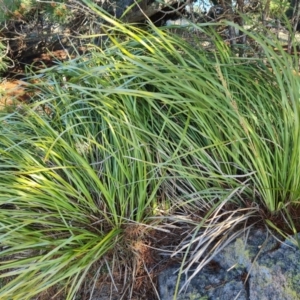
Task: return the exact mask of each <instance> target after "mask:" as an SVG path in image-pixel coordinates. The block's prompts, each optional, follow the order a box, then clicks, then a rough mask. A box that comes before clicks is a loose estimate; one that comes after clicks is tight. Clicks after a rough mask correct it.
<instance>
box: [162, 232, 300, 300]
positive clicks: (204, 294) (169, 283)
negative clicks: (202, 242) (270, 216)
mask: <svg viewBox="0 0 300 300" xmlns="http://www.w3.org/2000/svg"><path fill="white" fill-rule="evenodd" d="M298 236H299V238H300V234H299V235H298ZM299 262H300V250H299V248H298V247H297V246H295V245H294V244H293V243H291V242H290V240H286V241H285V242H283V243H282V242H279V241H278V239H276V238H274V237H272V236H268V234H267V233H266V232H264V231H262V230H253V231H251V232H250V234H249V235H247V236H242V237H239V238H237V239H236V240H235V241H233V242H232V243H230V244H229V245H227V246H226V247H225V248H224V249H223V250H222V251H220V252H219V253H218V254H217V255H216V256H215V257H214V258H213V264H208V265H207V266H205V267H204V268H203V269H202V270H201V271H200V272H199V273H198V274H197V275H196V276H195V277H194V278H193V279H192V280H191V281H190V284H189V285H188V286H187V287H186V288H185V289H184V290H183V291H182V293H180V294H179V296H177V298H176V299H179V300H181V299H197V300H233V299H237V300H274V299H275V300H297V299H300V264H299ZM212 265H213V266H212ZM179 267H180V266H174V267H172V268H169V269H167V270H165V271H164V272H163V273H162V274H160V276H159V293H160V299H161V300H173V299H174V298H173V295H174V292H175V286H176V282H177V278H178V270H179ZM191 274H193V270H190V273H189V274H187V276H190V275H191ZM247 275H248V276H249V277H248V280H247V281H246V282H245V278H246V276H247ZM185 280H186V278H184V276H183V275H182V276H181V278H180V284H179V290H180V288H181V287H182V286H183V284H184V283H185Z"/></svg>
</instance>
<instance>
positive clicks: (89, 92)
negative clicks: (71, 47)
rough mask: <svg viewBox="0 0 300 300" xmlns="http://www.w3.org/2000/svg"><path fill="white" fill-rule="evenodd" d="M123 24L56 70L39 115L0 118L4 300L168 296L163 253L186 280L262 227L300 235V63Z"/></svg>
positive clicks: (269, 44) (44, 77)
mask: <svg viewBox="0 0 300 300" xmlns="http://www.w3.org/2000/svg"><path fill="white" fill-rule="evenodd" d="M111 23H112V24H111V25H113V26H114V35H110V36H109V38H110V41H111V43H110V44H109V45H108V46H106V47H105V48H103V49H100V48H96V47H95V48H94V49H93V50H92V51H91V52H90V53H89V54H86V55H85V56H84V57H80V58H77V59H73V60H70V61H68V62H65V63H61V64H58V65H57V66H55V67H53V68H50V69H47V70H45V71H43V72H42V73H40V74H39V75H37V77H38V78H39V80H40V83H37V84H36V85H35V89H38V90H39V93H37V94H36V96H35V99H34V100H35V101H34V102H33V103H32V104H31V105H29V106H26V107H24V108H23V109H22V110H21V111H20V110H19V111H16V112H14V113H11V114H7V113H4V112H2V113H1V119H0V127H1V130H0V132H1V144H0V153H1V155H0V164H1V168H0V172H1V176H0V190H1V194H0V220H1V221H0V232H1V235H0V246H1V251H0V261H1V264H0V282H1V288H0V298H1V299H35V297H38V295H40V294H41V293H44V292H45V291H47V290H49V289H50V288H51V287H53V286H56V287H57V286H59V287H60V288H58V289H56V290H55V292H56V293H57V294H56V297H59V295H63V296H62V297H64V299H75V296H76V294H77V295H78V293H79V292H80V289H81V288H82V287H83V286H85V290H88V291H89V293H92V292H95V291H96V290H97V280H98V279H99V278H100V277H101V276H102V275H103V274H106V275H107V276H110V278H111V281H112V287H113V289H112V290H114V291H115V292H116V290H115V288H116V287H117V285H118V283H119V282H117V281H116V275H115V274H118V276H120V278H122V280H123V282H121V283H123V285H124V286H125V287H127V288H124V289H122V288H121V289H119V290H118V292H119V293H120V295H122V294H123V295H127V296H128V295H129V296H128V297H129V298H130V297H131V298H130V299H133V298H132V297H133V296H136V294H135V292H136V291H137V290H140V288H141V281H138V278H143V281H145V278H146V277H147V276H148V278H150V279H151V280H153V281H151V280H150V281H151V284H150V285H151V287H152V288H153V290H154V296H153V297H156V296H157V292H155V281H154V275H155V274H154V273H155V271H157V269H155V268H154V266H155V265H157V260H156V258H151V257H152V255H154V252H153V249H154V248H160V249H161V250H160V251H164V252H165V253H167V252H168V251H169V253H173V255H174V256H178V255H180V256H182V260H183V262H184V263H183V264H182V271H183V272H184V271H187V270H188V269H189V268H190V267H191V266H192V265H193V264H194V263H195V262H198V263H199V261H202V263H201V264H199V267H198V269H197V270H196V271H195V273H194V275H195V274H196V272H198V271H200V270H201V268H202V267H203V266H204V265H205V264H206V263H208V262H209V260H210V258H211V257H213V254H214V253H216V252H218V251H220V249H221V248H222V247H224V246H226V243H228V242H229V241H230V240H232V239H233V238H234V237H235V236H236V235H238V234H240V233H241V232H242V231H243V230H245V228H247V227H250V226H253V225H255V224H256V222H258V221H259V220H261V219H264V220H265V221H266V223H267V224H268V225H270V226H271V227H273V228H277V230H278V231H280V232H281V233H282V234H283V235H286V234H287V233H292V232H296V231H297V228H299V227H297V226H299V224H297V223H296V221H295V220H296V218H295V214H294V215H293V214H292V211H294V210H295V209H296V208H297V206H298V203H299V196H300V176H299V174H298V170H299V169H300V168H299V164H300V160H299V157H300V153H299V152H300V147H299V137H300V135H299V128H300V127H299V124H300V123H299V121H300V119H299V113H300V109H299V108H300V106H299V87H300V86H299V85H300V82H299V76H298V74H295V73H294V72H293V70H294V69H296V68H297V65H296V66H295V60H296V61H298V57H297V54H295V55H294V56H289V55H287V54H286V53H285V52H283V51H282V53H281V54H280V55H278V53H277V54H276V53H275V52H274V50H273V48H274V47H273V41H272V40H270V41H269V40H265V39H263V37H261V36H251V33H248V35H249V36H251V37H252V38H253V39H255V40H256V42H257V43H259V44H260V45H261V47H262V48H263V51H264V58H263V59H258V58H252V57H248V58H247V57H244V58H242V57H237V56H236V55H235V53H234V52H233V51H232V50H231V49H230V47H228V46H227V45H226V44H225V43H223V41H222V40H221V39H220V38H219V37H218V36H217V35H216V36H215V38H214V39H213V43H214V45H213V47H212V49H211V51H207V49H205V48H204V46H202V44H201V42H200V41H199V44H198V47H197V48H195V47H191V45H190V44H189V43H188V42H187V41H185V40H184V39H182V38H180V37H178V36H176V35H171V34H170V33H168V31H167V30H166V29H157V28H155V27H151V28H150V30H148V31H145V30H141V29H136V28H134V27H132V26H128V25H124V24H121V23H116V22H115V21H113V20H112V21H111ZM197 30H198V31H199V32H201V33H203V34H205V31H206V30H207V29H206V28H205V27H204V26H202V27H198V29H197ZM277 48H278V47H277ZM280 215H281V216H283V217H282V218H283V220H284V224H285V225H284V226H283V227H281V229H279V228H278V223H276V222H277V220H278V218H277V217H278V216H280ZM281 220H282V219H281ZM282 228H284V229H282ZM178 232H186V233H189V234H185V235H184V236H178ZM175 237H176V238H177V240H176V238H175ZM166 240H167V241H168V244H166V243H165V241H166ZM216 241H221V242H222V243H218V244H216ZM203 258H204V259H203ZM153 270H154V271H153ZM91 274H92V275H91ZM194 275H193V276H194ZM143 276H144V277H143ZM91 277H92V280H91ZM86 278H89V282H90V283H89V285H87V282H86ZM122 280H121V281H122ZM52 296H53V295H52ZM120 297H121V296H120ZM56 299H58V298H56Z"/></svg>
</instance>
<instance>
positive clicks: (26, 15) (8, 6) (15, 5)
mask: <svg viewBox="0 0 300 300" xmlns="http://www.w3.org/2000/svg"><path fill="white" fill-rule="evenodd" d="M64 3H65V0H58V1H49V2H47V1H46V2H45V3H44V2H37V1H33V0H14V1H10V0H1V1H0V8H1V10H0V22H4V21H8V20H26V21H27V22H33V21H34V19H35V16H36V15H37V14H46V15H47V16H48V18H49V19H51V20H56V21H60V22H65V21H66V18H67V16H68V15H69V14H70V10H68V9H67V6H66V5H65V4H64ZM45 19H47V18H45Z"/></svg>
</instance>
